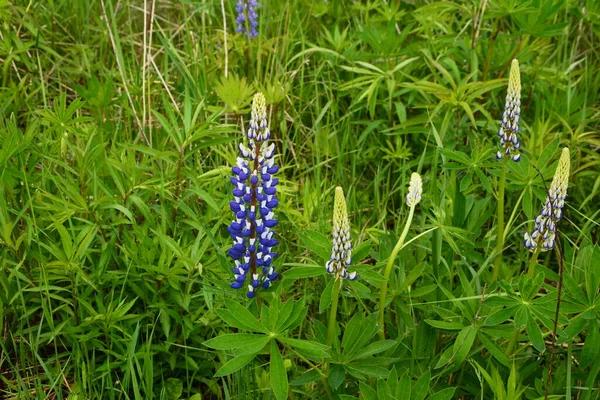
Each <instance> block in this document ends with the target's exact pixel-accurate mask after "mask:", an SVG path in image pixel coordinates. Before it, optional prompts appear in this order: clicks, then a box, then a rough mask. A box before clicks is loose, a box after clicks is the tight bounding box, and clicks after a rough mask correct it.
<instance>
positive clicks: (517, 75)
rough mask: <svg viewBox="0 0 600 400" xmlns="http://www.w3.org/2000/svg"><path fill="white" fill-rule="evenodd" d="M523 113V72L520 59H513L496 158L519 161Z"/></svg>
mask: <svg viewBox="0 0 600 400" xmlns="http://www.w3.org/2000/svg"><path fill="white" fill-rule="evenodd" d="M520 115H521V72H520V70H519V61H517V60H516V59H514V60H512V63H511V65H510V73H509V76H508V91H507V93H506V102H505V104H504V114H502V122H501V123H500V129H499V130H498V137H500V146H501V147H502V150H501V151H498V152H497V153H496V158H497V159H501V158H503V157H505V156H506V157H510V158H512V159H513V161H517V162H518V161H519V160H520V159H521V155H520V154H519V153H518V150H519V148H520V147H521V143H520V142H519V136H518V135H519V118H520Z"/></svg>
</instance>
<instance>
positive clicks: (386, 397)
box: [377, 379, 396, 400]
mask: <svg viewBox="0 0 600 400" xmlns="http://www.w3.org/2000/svg"><path fill="white" fill-rule="evenodd" d="M377 398H378V399H379V400H396V399H394V398H393V397H392V392H391V390H390V387H389V385H388V383H387V382H386V380H385V379H378V380H377Z"/></svg>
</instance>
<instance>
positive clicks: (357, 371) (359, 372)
mask: <svg viewBox="0 0 600 400" xmlns="http://www.w3.org/2000/svg"><path fill="white" fill-rule="evenodd" d="M344 369H345V370H346V371H347V372H348V373H349V374H350V375H352V376H354V377H356V378H359V379H364V377H367V376H372V377H375V378H381V379H385V378H387V376H388V374H389V371H388V370H387V369H386V368H383V367H378V366H376V365H362V364H360V363H352V364H344Z"/></svg>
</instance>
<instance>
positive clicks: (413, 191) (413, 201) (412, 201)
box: [377, 172, 423, 338]
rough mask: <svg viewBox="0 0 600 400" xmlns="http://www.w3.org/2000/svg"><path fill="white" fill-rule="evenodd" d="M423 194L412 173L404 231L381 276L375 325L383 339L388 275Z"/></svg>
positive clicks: (415, 174) (417, 176)
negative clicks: (378, 326) (379, 329)
mask: <svg viewBox="0 0 600 400" xmlns="http://www.w3.org/2000/svg"><path fill="white" fill-rule="evenodd" d="M422 194H423V182H422V180H421V175H419V174H418V173H416V172H413V173H412V175H411V177H410V184H409V186H408V194H407V195H406V205H407V206H409V207H410V209H409V212H408V218H407V219H406V223H405V224H404V229H403V230H402V234H401V235H400V239H398V242H396V246H394V249H393V250H392V254H390V258H389V259H388V262H387V264H386V266H385V271H384V274H383V278H384V280H383V283H382V285H381V292H380V294H379V315H378V317H377V323H378V324H379V325H380V326H381V327H382V330H381V331H380V336H381V337H382V338H385V332H384V329H383V324H384V316H385V314H384V311H385V300H386V296H387V286H388V282H389V279H390V274H391V272H392V267H393V266H394V261H396V257H397V256H398V253H399V252H400V250H402V248H403V247H404V241H405V239H406V235H407V234H408V229H409V228H410V224H411V222H412V219H413V215H414V213H415V207H416V206H417V204H419V202H420V201H421V195H422Z"/></svg>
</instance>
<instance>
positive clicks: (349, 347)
mask: <svg viewBox="0 0 600 400" xmlns="http://www.w3.org/2000/svg"><path fill="white" fill-rule="evenodd" d="M376 318H377V314H372V315H370V316H368V317H367V318H364V317H363V316H362V315H360V313H359V314H356V315H355V316H354V317H353V318H352V319H351V320H350V322H349V323H348V326H347V327H346V331H345V332H344V337H343V340H342V347H343V348H344V355H345V356H346V357H352V355H353V354H354V353H355V352H356V351H358V350H359V349H361V348H363V346H364V345H366V344H367V343H368V342H369V340H371V338H372V337H373V336H375V334H376V333H377V331H378V330H379V328H378V327H377V324H376Z"/></svg>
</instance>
